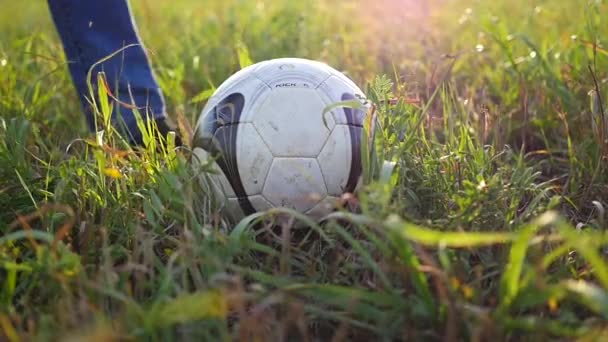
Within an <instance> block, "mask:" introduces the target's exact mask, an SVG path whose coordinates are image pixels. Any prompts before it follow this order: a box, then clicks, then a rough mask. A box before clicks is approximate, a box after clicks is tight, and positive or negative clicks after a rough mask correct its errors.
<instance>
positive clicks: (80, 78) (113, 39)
mask: <svg viewBox="0 0 608 342" xmlns="http://www.w3.org/2000/svg"><path fill="white" fill-rule="evenodd" d="M48 5H49V9H50V11H51V14H52V16H53V20H54V22H55V26H56V28H57V31H58V33H59V36H60V38H61V41H62V43H63V47H64V51H65V54H66V57H67V59H68V63H69V70H70V74H71V76H72V80H73V82H74V85H75V86H76V89H77V91H78V95H79V97H80V100H81V102H82V104H83V107H84V110H85V113H86V116H87V121H88V124H89V127H90V128H91V129H94V128H95V127H94V126H95V119H94V114H93V111H92V110H91V106H90V104H89V102H88V101H87V98H88V97H89V95H90V93H89V89H88V85H87V74H88V72H89V70H90V69H91V68H92V67H93V66H94V65H95V64H96V63H98V62H100V61H101V60H103V59H105V58H108V56H110V55H112V54H114V53H116V52H118V51H120V52H118V53H116V55H114V56H113V57H112V58H110V59H107V60H105V61H104V62H102V63H100V64H99V65H97V66H95V68H94V69H93V71H92V73H91V75H92V78H91V84H92V85H93V86H94V87H95V86H96V85H97V73H98V72H100V71H103V72H104V73H105V75H106V79H107V83H108V86H109V88H110V91H111V92H112V94H113V95H114V96H115V97H116V98H118V99H119V102H115V103H114V113H113V116H112V119H113V123H114V124H115V125H121V124H122V123H124V124H125V125H126V128H127V130H128V132H127V134H128V137H129V141H130V142H131V143H135V144H141V143H142V137H141V132H140V131H139V129H138V128H137V124H136V121H135V116H134V113H133V110H132V105H134V106H136V107H137V108H138V109H139V112H140V114H141V115H142V117H143V118H144V119H146V117H147V116H150V117H151V118H153V119H155V120H156V121H157V124H158V126H159V130H161V133H163V134H166V132H163V130H164V131H168V130H170V129H171V127H170V125H167V122H166V116H165V103H164V99H163V95H162V92H161V90H160V87H159V86H158V83H157V82H156V79H155V77H154V74H153V72H152V69H151V67H150V62H149V60H148V56H147V55H146V52H145V50H144V48H143V45H142V43H141V40H140V38H139V36H138V34H137V29H136V27H135V23H134V21H133V17H132V15H131V11H130V9H129V4H128V3H127V0H103V1H91V0H48ZM121 49H123V50H122V51H121ZM94 93H95V94H96V93H97V92H96V91H95V92H94ZM121 103H122V104H121Z"/></svg>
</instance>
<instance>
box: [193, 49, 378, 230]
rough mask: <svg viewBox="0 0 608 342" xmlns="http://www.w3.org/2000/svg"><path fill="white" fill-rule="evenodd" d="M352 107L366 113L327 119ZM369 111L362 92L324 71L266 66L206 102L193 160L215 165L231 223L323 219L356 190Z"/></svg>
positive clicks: (291, 63) (282, 62) (311, 65)
mask: <svg viewBox="0 0 608 342" xmlns="http://www.w3.org/2000/svg"><path fill="white" fill-rule="evenodd" d="M350 100H358V101H359V102H360V103H361V104H363V107H361V108H359V109H356V107H353V106H341V107H335V108H333V109H332V110H331V111H328V112H326V113H325V114H324V111H325V109H326V108H327V109H329V108H331V107H330V106H331V105H335V104H336V103H339V102H343V101H350ZM351 102H352V101H351ZM365 106H367V101H366V100H365V97H364V94H363V92H362V91H361V89H359V87H357V86H356V85H355V84H354V83H353V82H352V81H351V80H350V79H349V78H348V77H346V76H345V75H343V74H342V73H340V72H339V71H337V70H335V69H333V68H331V67H330V66H328V65H326V64H323V63H320V62H315V61H310V60H304V59H296V58H281V59H275V60H270V61H265V62H261V63H258V64H255V65H252V66H249V67H247V68H244V69H242V70H241V71H239V72H237V73H236V74H234V75H233V76H231V77H230V78H229V79H228V80H226V81H225V82H224V83H223V84H222V85H221V86H220V87H219V88H218V89H217V90H216V92H215V93H214V95H213V96H212V97H211V98H210V99H209V101H208V103H207V105H206V106H205V108H204V110H203V112H202V114H201V117H200V119H199V121H198V123H197V125H196V131H195V134H194V140H193V152H194V154H195V158H194V161H195V163H196V162H198V163H206V162H208V161H209V158H212V159H213V161H214V164H213V167H214V168H215V173H213V174H210V175H209V176H208V179H209V180H210V181H211V182H210V183H211V185H212V188H213V189H214V192H215V193H216V195H219V198H220V203H221V204H222V206H223V207H224V209H225V212H226V213H227V214H228V215H229V216H230V217H231V218H232V219H233V220H239V219H241V218H242V217H244V216H246V215H250V214H253V213H255V212H258V211H264V210H267V209H270V208H272V207H289V208H292V209H295V210H297V211H299V212H301V213H305V214H307V215H309V216H311V217H313V218H320V217H322V216H324V215H326V214H328V213H330V212H331V210H332V209H333V207H334V204H335V202H336V200H337V198H339V197H340V196H341V195H342V194H344V193H352V192H354V191H355V190H356V189H357V187H358V184H359V182H360V179H361V169H362V167H361V142H362V141H365V140H364V139H363V137H362V134H363V125H364V123H365V119H366V115H367V110H366V108H365Z"/></svg>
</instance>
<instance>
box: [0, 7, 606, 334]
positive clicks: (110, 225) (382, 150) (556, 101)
mask: <svg viewBox="0 0 608 342" xmlns="http://www.w3.org/2000/svg"><path fill="white" fill-rule="evenodd" d="M133 6H134V9H135V11H136V15H137V21H138V24H139V26H140V30H141V34H142V36H143V38H144V41H145V42H146V44H147V46H148V48H149V49H150V52H151V57H152V59H153V61H154V66H155V70H156V71H157V74H158V77H159V80H160V82H161V85H162V87H163V89H164V91H165V94H166V96H167V100H168V104H169V108H170V111H171V113H170V114H171V115H172V116H173V117H176V118H178V119H180V121H181V122H182V126H184V127H183V129H184V132H186V133H187V132H188V127H190V126H191V125H192V124H193V123H194V122H195V120H196V118H197V116H198V114H199V113H200V111H201V109H202V107H203V106H204V98H205V94H208V93H209V89H213V88H214V87H215V86H217V85H218V84H219V83H221V82H222V80H224V79H225V78H226V77H227V76H229V75H230V74H231V73H233V72H235V71H236V70H238V68H239V65H240V64H243V63H247V62H248V60H251V61H254V62H255V61H261V60H264V59H269V58H274V57H282V56H297V57H307V58H313V59H321V60H324V61H326V62H328V63H330V64H332V65H334V66H336V67H337V68H339V69H340V70H343V71H345V72H347V73H348V74H349V75H350V76H351V77H353V78H354V79H355V80H356V81H357V82H358V83H359V84H361V85H362V86H365V87H366V89H367V93H368V96H369V97H370V99H371V100H372V101H373V102H374V103H376V104H377V105H378V106H377V115H378V119H379V128H378V131H377V134H376V139H375V140H376V141H375V150H376V153H375V154H373V153H371V151H368V152H370V153H369V156H375V158H367V159H366V161H365V165H364V166H365V186H364V187H363V188H362V189H361V191H360V192H359V193H358V194H357V195H356V197H353V198H348V199H346V203H345V204H346V206H347V207H356V208H357V210H356V211H355V212H354V213H350V212H348V211H347V210H342V211H340V212H337V213H335V214H333V216H332V217H331V218H330V219H329V220H328V221H327V222H325V223H324V224H323V225H322V226H321V225H319V224H317V223H315V222H310V221H309V220H307V219H306V218H305V217H301V216H299V215H297V214H295V213H291V212H288V211H285V210H274V211H271V212H269V213H263V214H258V215H254V216H252V217H249V218H247V219H245V220H244V221H242V222H240V223H238V224H236V225H232V224H230V223H229V222H226V221H225V220H223V219H222V218H221V216H220V215H219V214H218V212H217V210H216V208H215V207H214V205H213V201H212V199H211V198H207V197H206V195H205V194H206V191H205V189H204V183H202V185H203V187H202V188H201V183H200V182H199V178H200V177H201V175H202V174H204V172H205V169H204V168H203V169H202V170H196V169H193V168H192V167H191V166H190V164H189V163H188V151H187V150H186V151H181V152H176V151H174V150H173V149H172V148H170V146H169V148H160V151H157V149H155V148H153V147H151V148H149V149H147V150H143V151H139V152H137V153H135V152H134V151H132V150H131V149H129V147H128V146H126V144H125V143H124V142H123V141H122V140H121V139H120V138H119V136H118V135H117V134H116V133H115V132H114V131H113V130H112V129H111V127H106V129H105V131H104V134H103V135H97V136H95V135H92V134H90V133H89V132H87V131H86V129H85V125H84V120H83V117H82V114H81V110H80V108H79V106H78V101H77V98H76V96H75V93H74V91H73V89H72V86H71V84H70V80H69V76H68V73H67V69H66V62H65V59H64V57H63V55H62V54H61V48H60V45H59V41H58V38H57V37H56V35H55V32H54V30H53V27H52V25H51V23H50V18H49V15H48V13H47V10H46V8H45V2H44V1H41V0H36V1H28V2H15V1H1V0H0V8H2V9H3V10H2V11H1V12H0V23H1V24H0V32H1V33H0V208H1V210H0V336H2V337H1V338H2V339H6V340H9V341H19V340H32V339H36V340H57V339H90V340H94V339H99V340H101V339H103V340H119V339H120V340H122V339H138V340H139V339H150V340H172V339H186V340H232V339H235V340H287V339H289V340H291V339H297V340H315V339H318V340H331V339H333V340H336V341H340V340H489V339H492V338H494V339H500V340H547V339H556V340H574V339H580V340H590V341H593V340H605V339H606V338H607V337H608V325H607V320H608V260H607V256H606V246H607V245H608V235H607V234H606V231H605V229H606V228H607V218H606V212H605V211H606V210H605V208H606V206H607V205H608V163H607V160H608V159H607V158H608V145H607V144H606V137H607V136H608V120H607V119H606V115H607V114H608V113H607V106H608V90H607V88H606V85H607V80H608V71H607V70H608V40H607V38H606V37H608V30H607V29H606V28H607V27H608V26H607V25H606V24H605V23H604V22H602V21H605V20H602V19H605V18H603V15H602V14H603V13H604V14H605V13H606V11H608V3H606V2H605V1H601V0H595V1H574V0H567V1H552V2H551V1H540V0H535V1H524V0H513V1H492V2H490V1H483V2H482V1H471V0H450V1H441V0H433V1H429V2H428V6H424V5H420V4H419V3H418V2H416V1H411V2H410V1H402V2H400V1H393V0H382V1H373V2H369V1H364V0H354V1H327V0H311V1H306V2H294V1H287V0H273V1H257V2H253V1H238V0H223V1H212V0H210V1H204V2H198V1H192V0H176V1H155V2H152V1H145V2H144V1H142V2H133ZM361 6H365V7H361ZM363 8H364V9H363ZM103 95H104V94H103V92H102V96H101V97H102V98H103V97H104V96H103ZM193 100H194V101H193ZM389 100H394V101H389ZM107 112H108V110H107V108H106V109H104V106H100V109H99V115H100V116H103V115H107V114H108V113H107ZM75 123H77V124H75ZM148 131H149V132H150V134H153V133H154V130H153V128H150V129H149V130H148ZM384 160H386V161H391V162H393V163H394V169H390V168H382V167H381V165H382V164H381V161H384ZM279 215H290V216H291V217H293V220H292V221H291V222H287V223H285V222H283V221H281V222H282V223H279V221H277V220H276V218H277V216H279ZM295 221H302V222H303V223H304V224H306V225H307V226H308V227H309V228H307V229H295V228H293V226H292V224H293V223H294V222H295Z"/></svg>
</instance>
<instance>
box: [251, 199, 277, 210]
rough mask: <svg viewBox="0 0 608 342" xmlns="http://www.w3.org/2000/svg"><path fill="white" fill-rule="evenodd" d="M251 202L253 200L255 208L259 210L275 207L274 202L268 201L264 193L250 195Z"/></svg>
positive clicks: (252, 203)
mask: <svg viewBox="0 0 608 342" xmlns="http://www.w3.org/2000/svg"><path fill="white" fill-rule="evenodd" d="M249 202H251V205H253V208H255V210H257V211H266V210H268V209H271V208H273V207H274V206H273V205H272V203H270V202H268V200H267V199H265V198H264V196H262V195H256V196H251V197H249Z"/></svg>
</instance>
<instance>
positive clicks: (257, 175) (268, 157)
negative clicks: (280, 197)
mask: <svg viewBox="0 0 608 342" xmlns="http://www.w3.org/2000/svg"><path fill="white" fill-rule="evenodd" d="M236 146H237V152H236V157H237V160H238V168H239V174H240V176H241V181H242V182H243V187H244V188H245V192H246V193H247V195H250V196H251V195H257V194H259V193H261V192H262V187H263V186H264V180H265V179H266V175H267V174H268V170H269V169H270V165H271V164H272V158H273V156H272V153H270V150H269V149H268V147H267V146H266V144H265V143H264V141H263V140H262V138H261V137H260V135H259V134H258V131H257V130H256V129H255V127H254V126H253V124H250V123H243V124H239V130H238V134H237V140H236Z"/></svg>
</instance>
